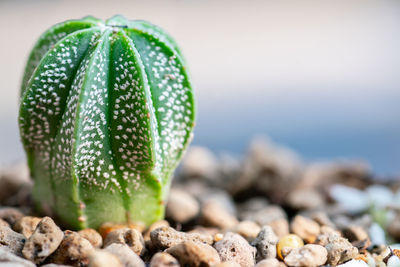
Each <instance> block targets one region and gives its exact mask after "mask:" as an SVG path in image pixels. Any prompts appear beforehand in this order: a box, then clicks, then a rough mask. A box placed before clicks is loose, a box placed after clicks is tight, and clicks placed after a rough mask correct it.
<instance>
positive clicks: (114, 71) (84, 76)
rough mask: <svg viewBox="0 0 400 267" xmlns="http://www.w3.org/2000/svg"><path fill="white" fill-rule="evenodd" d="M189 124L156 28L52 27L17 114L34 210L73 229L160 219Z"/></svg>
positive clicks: (120, 22) (190, 108)
mask: <svg viewBox="0 0 400 267" xmlns="http://www.w3.org/2000/svg"><path fill="white" fill-rule="evenodd" d="M194 119H195V113H194V99H193V93H192V89H191V84H190V80H189V77H188V74H187V71H186V67H185V62H184V59H183V58H182V55H181V53H180V51H179V49H178V47H177V45H176V44H175V42H174V41H173V40H172V38H171V37H169V36H168V35H167V34H166V33H165V32H164V31H163V30H161V29H160V28H158V27H156V26H154V25H152V24H150V23H148V22H144V21H128V20H126V19H125V18H123V17H121V16H115V17H113V18H111V19H109V20H107V21H106V22H103V21H101V20H98V19H96V18H93V17H86V18H83V19H81V20H71V21H66V22H64V23H61V24H58V25H55V26H53V27H52V28H50V29H49V30H48V31H47V32H45V33H44V34H43V35H42V36H41V37H40V39H39V40H38V42H37V44H36V45H35V47H34V49H33V51H32V52H31V55H30V57H29V60H28V63H27V66H26V70H25V75H24V78H23V81H22V91H21V105H20V113H19V126H20V133H21V137H22V142H23V145H24V148H25V151H26V154H27V159H28V165H29V167H30V171H31V176H32V177H33V179H34V189H33V197H34V200H35V202H36V203H37V206H38V207H39V208H41V209H42V210H44V211H45V212H52V213H53V214H54V215H55V216H57V217H58V218H59V219H60V220H61V221H62V222H63V223H64V224H65V225H66V226H69V227H73V228H75V229H80V228H85V227H93V228H97V227H98V226H99V225H100V224H101V223H103V222H108V221H109V222H143V223H145V224H147V225H148V224H150V223H152V222H154V221H156V220H158V219H160V218H162V217H163V216H164V203H165V199H166V196H167V193H168V189H169V185H170V180H171V176H172V173H173V171H174V169H175V168H176V166H177V164H178V162H179V160H180V158H181V156H182V153H183V151H184V150H185V148H186V147H187V145H188V143H189V141H190V139H191V136H192V130H193V127H194Z"/></svg>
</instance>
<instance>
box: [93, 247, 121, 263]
mask: <svg viewBox="0 0 400 267" xmlns="http://www.w3.org/2000/svg"><path fill="white" fill-rule="evenodd" d="M89 267H123V265H122V263H121V262H120V260H119V259H118V257H117V256H115V255H114V254H112V253H110V252H108V251H106V250H100V249H96V250H95V251H93V252H92V253H91V254H90V255H89Z"/></svg>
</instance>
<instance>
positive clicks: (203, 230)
mask: <svg viewBox="0 0 400 267" xmlns="http://www.w3.org/2000/svg"><path fill="white" fill-rule="evenodd" d="M186 233H189V234H190V233H197V234H202V235H212V236H215V235H216V234H218V233H221V229H219V228H217V227H204V226H200V225H196V226H195V227H194V228H193V229H192V230H190V231H188V232H186Z"/></svg>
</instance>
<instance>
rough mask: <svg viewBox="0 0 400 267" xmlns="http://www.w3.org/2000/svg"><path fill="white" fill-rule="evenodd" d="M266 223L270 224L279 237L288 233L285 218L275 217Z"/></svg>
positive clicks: (287, 224)
mask: <svg viewBox="0 0 400 267" xmlns="http://www.w3.org/2000/svg"><path fill="white" fill-rule="evenodd" d="M267 225H269V226H271V228H272V230H273V231H274V233H275V234H276V235H277V236H278V237H279V238H281V237H283V236H286V235H288V234H289V222H288V221H287V220H286V219H283V218H282V219H277V220H274V221H272V222H269V223H268V224H267Z"/></svg>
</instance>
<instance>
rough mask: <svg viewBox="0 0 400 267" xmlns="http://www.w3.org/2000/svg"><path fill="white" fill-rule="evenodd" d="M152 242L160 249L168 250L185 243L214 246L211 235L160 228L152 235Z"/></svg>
mask: <svg viewBox="0 0 400 267" xmlns="http://www.w3.org/2000/svg"><path fill="white" fill-rule="evenodd" d="M150 238H151V242H152V244H153V245H155V246H156V247H157V248H159V249H167V248H170V247H173V246H176V245H179V244H180V243H182V242H184V241H193V242H198V243H205V244H212V243H213V237H212V236H211V235H202V234H197V233H190V234H187V233H184V232H179V231H176V230H175V229H174V228H172V227H160V228H157V229H155V230H153V231H152V232H151V233H150Z"/></svg>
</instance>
